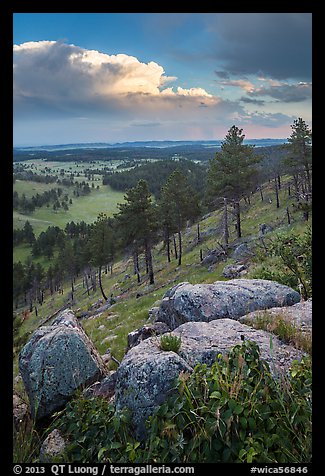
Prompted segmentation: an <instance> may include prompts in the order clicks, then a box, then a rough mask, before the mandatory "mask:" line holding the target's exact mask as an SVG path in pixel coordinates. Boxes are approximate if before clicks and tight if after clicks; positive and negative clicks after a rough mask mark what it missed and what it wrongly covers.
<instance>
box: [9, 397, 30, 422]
mask: <svg viewBox="0 0 325 476" xmlns="http://www.w3.org/2000/svg"><path fill="white" fill-rule="evenodd" d="M12 404H13V405H12V412H13V422H14V427H15V429H16V430H17V431H18V430H19V428H20V426H21V425H23V424H24V423H25V422H26V421H27V420H28V416H29V412H28V405H27V404H26V403H25V402H24V401H23V400H22V399H21V398H20V397H19V396H18V395H17V394H15V393H14V394H13V397H12Z"/></svg>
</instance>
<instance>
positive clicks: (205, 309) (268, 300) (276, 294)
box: [157, 279, 300, 330]
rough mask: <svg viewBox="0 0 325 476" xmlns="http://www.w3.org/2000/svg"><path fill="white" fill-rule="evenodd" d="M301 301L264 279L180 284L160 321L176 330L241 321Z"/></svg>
mask: <svg viewBox="0 0 325 476" xmlns="http://www.w3.org/2000/svg"><path fill="white" fill-rule="evenodd" d="M299 301H300V294H299V293H298V292H297V291H294V290H293V289H291V288H289V287H288V286H284V285H282V284H279V283H276V282H275V281H268V280H264V279H232V280H229V281H216V282H215V283H213V284H195V285H192V284H190V283H188V282H185V283H179V284H177V285H176V286H174V287H173V288H171V289H169V290H168V291H167V293H166V294H165V296H164V297H163V299H162V302H161V305H160V308H159V312H158V317H157V321H161V322H165V323H166V324H167V325H168V326H169V327H170V328H171V329H172V330H173V329H175V328H176V327H178V326H179V325H181V324H184V323H185V322H192V321H202V322H210V321H212V320H215V319H221V318H231V319H238V318H239V317H241V316H243V315H245V314H247V313H249V312H252V311H255V310H257V309H268V308H270V307H276V306H291V305H293V304H295V303H297V302H299Z"/></svg>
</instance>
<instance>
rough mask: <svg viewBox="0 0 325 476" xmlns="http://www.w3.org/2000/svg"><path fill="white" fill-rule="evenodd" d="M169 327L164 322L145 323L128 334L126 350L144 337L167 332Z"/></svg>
mask: <svg viewBox="0 0 325 476" xmlns="http://www.w3.org/2000/svg"><path fill="white" fill-rule="evenodd" d="M169 331H170V328H169V327H168V326H167V324H165V323H164V322H154V323H152V324H146V325H144V326H142V327H140V329H136V330H135V331H132V332H130V333H129V334H128V347H127V350H129V349H132V347H134V346H136V345H138V344H140V342H142V341H143V340H145V339H148V338H149V337H151V336H154V335H160V334H164V333H166V332H169Z"/></svg>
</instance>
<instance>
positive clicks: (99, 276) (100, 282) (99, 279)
mask: <svg viewBox="0 0 325 476" xmlns="http://www.w3.org/2000/svg"><path fill="white" fill-rule="evenodd" d="M98 283H99V287H100V291H101V293H102V296H103V298H104V299H105V301H107V296H106V294H105V293H104V289H103V283H102V267H101V266H99V269H98Z"/></svg>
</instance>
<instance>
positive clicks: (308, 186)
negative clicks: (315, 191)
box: [305, 164, 311, 193]
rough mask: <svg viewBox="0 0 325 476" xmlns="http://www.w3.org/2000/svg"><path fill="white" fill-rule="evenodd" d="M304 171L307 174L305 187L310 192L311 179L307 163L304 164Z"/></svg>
mask: <svg viewBox="0 0 325 476" xmlns="http://www.w3.org/2000/svg"><path fill="white" fill-rule="evenodd" d="M305 171H306V176H307V188H308V192H309V193H311V179H310V170H309V166H308V164H306V165H305Z"/></svg>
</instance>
